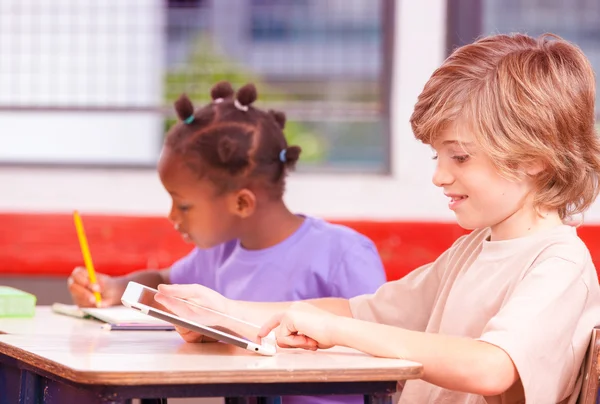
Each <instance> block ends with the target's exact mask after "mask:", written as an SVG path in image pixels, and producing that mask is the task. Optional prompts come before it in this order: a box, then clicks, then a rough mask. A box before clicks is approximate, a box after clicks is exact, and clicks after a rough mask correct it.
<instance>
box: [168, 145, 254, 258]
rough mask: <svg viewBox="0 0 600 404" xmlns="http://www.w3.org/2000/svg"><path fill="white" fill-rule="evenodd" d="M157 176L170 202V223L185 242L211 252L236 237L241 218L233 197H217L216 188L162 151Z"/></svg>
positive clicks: (172, 154)
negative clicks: (167, 193)
mask: <svg viewBox="0 0 600 404" xmlns="http://www.w3.org/2000/svg"><path fill="white" fill-rule="evenodd" d="M158 174H159V176H160V180H161V182H162V184H163V186H164V188H165V189H166V190H167V192H169V195H170V196H171V199H172V205H171V211H170V212H169V220H170V221H171V222H173V224H174V225H175V228H176V229H177V230H178V231H179V232H180V233H181V235H182V237H183V238H184V240H186V241H188V242H192V243H194V244H195V245H197V246H198V247H200V248H211V247H214V246H216V245H219V244H221V243H224V242H227V241H229V240H233V239H235V238H237V237H238V234H237V233H238V231H239V228H240V221H241V220H242V217H241V216H243V215H241V216H240V214H239V212H238V211H237V205H236V201H235V198H236V196H237V195H236V193H225V194H218V193H217V188H216V187H215V185H214V184H213V183H212V182H211V181H210V180H208V179H198V176H197V175H196V174H195V173H194V172H193V171H192V170H191V169H190V168H189V167H188V166H186V165H185V164H184V162H183V161H182V159H181V156H180V155H178V154H175V153H172V152H171V151H170V150H169V149H168V148H164V149H163V151H162V153H161V156H160V160H159V163H158Z"/></svg>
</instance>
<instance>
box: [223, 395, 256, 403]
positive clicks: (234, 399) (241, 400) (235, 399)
mask: <svg viewBox="0 0 600 404" xmlns="http://www.w3.org/2000/svg"><path fill="white" fill-rule="evenodd" d="M225 404H250V398H248V397H225Z"/></svg>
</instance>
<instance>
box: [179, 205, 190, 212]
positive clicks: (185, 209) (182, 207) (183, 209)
mask: <svg viewBox="0 0 600 404" xmlns="http://www.w3.org/2000/svg"><path fill="white" fill-rule="evenodd" d="M177 209H179V210H180V211H182V212H187V211H188V210H190V206H189V205H178V206H177Z"/></svg>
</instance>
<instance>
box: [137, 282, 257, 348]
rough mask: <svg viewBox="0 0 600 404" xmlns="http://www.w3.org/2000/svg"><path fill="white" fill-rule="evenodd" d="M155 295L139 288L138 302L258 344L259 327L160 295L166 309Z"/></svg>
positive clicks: (188, 302)
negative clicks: (166, 304) (163, 299)
mask: <svg viewBox="0 0 600 404" xmlns="http://www.w3.org/2000/svg"><path fill="white" fill-rule="evenodd" d="M157 294H160V292H157V291H156V290H154V289H150V288H146V287H143V288H141V293H140V295H139V298H138V302H139V303H141V304H144V305H146V306H149V307H152V308H153V309H157V310H161V311H164V312H167V313H171V314H174V315H176V316H177V317H181V318H182V319H184V320H188V321H191V322H194V323H197V324H201V325H204V326H207V327H211V328H214V329H216V330H219V331H223V332H226V333H228V334H231V335H235V336H237V337H239V338H242V339H244V340H247V341H251V342H257V343H259V344H260V338H258V331H259V330H260V327H258V326H257V325H255V324H251V323H247V322H244V321H242V320H239V319H236V318H234V317H231V316H228V315H226V314H224V313H221V312H218V311H215V310H211V309H208V308H206V307H203V306H199V305H197V304H195V303H192V302H190V301H187V300H183V299H179V298H174V297H170V296H167V295H164V294H162V295H161V296H162V297H163V298H165V299H167V300H168V302H169V304H168V306H169V309H167V308H166V307H165V306H164V305H162V304H160V303H159V302H157V301H156V300H155V298H154V297H155V296H156V295H157Z"/></svg>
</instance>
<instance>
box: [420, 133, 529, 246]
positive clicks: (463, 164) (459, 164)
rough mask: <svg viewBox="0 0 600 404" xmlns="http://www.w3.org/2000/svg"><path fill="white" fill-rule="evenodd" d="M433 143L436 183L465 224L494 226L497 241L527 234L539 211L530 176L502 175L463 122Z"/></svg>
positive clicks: (492, 227) (462, 223)
mask: <svg viewBox="0 0 600 404" xmlns="http://www.w3.org/2000/svg"><path fill="white" fill-rule="evenodd" d="M432 146H433V148H434V149H435V151H436V156H437V167H436V170H435V173H434V175H433V183H434V184H435V185H436V186H438V187H440V188H443V190H444V194H445V195H446V196H448V198H449V202H448V207H449V208H450V209H451V210H453V211H454V213H455V215H456V218H457V220H458V223H459V225H460V226H461V227H463V228H465V229H478V228H485V227H491V229H492V239H493V240H503V239H510V238H515V237H519V236H521V235H523V229H524V227H527V224H528V223H531V221H532V220H533V218H534V217H535V214H536V213H535V211H534V209H533V204H532V203H531V200H530V199H531V198H530V196H531V194H532V192H531V191H532V190H533V186H532V183H531V181H530V180H529V179H528V177H526V176H523V179H522V180H518V181H513V180H509V179H506V178H505V177H503V176H501V175H500V173H499V172H498V170H497V169H496V167H495V166H494V165H493V163H492V161H491V159H490V158H489V157H488V156H487V155H486V154H485V153H484V152H483V151H482V150H481V149H480V148H479V147H478V146H477V144H476V143H475V138H474V136H473V134H472V133H471V132H470V131H469V130H465V129H463V126H462V125H460V126H459V125H451V126H450V127H448V128H447V129H446V130H444V131H443V132H442V133H441V134H440V136H439V137H438V138H437V139H436V141H435V142H434V144H433V145H432Z"/></svg>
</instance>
